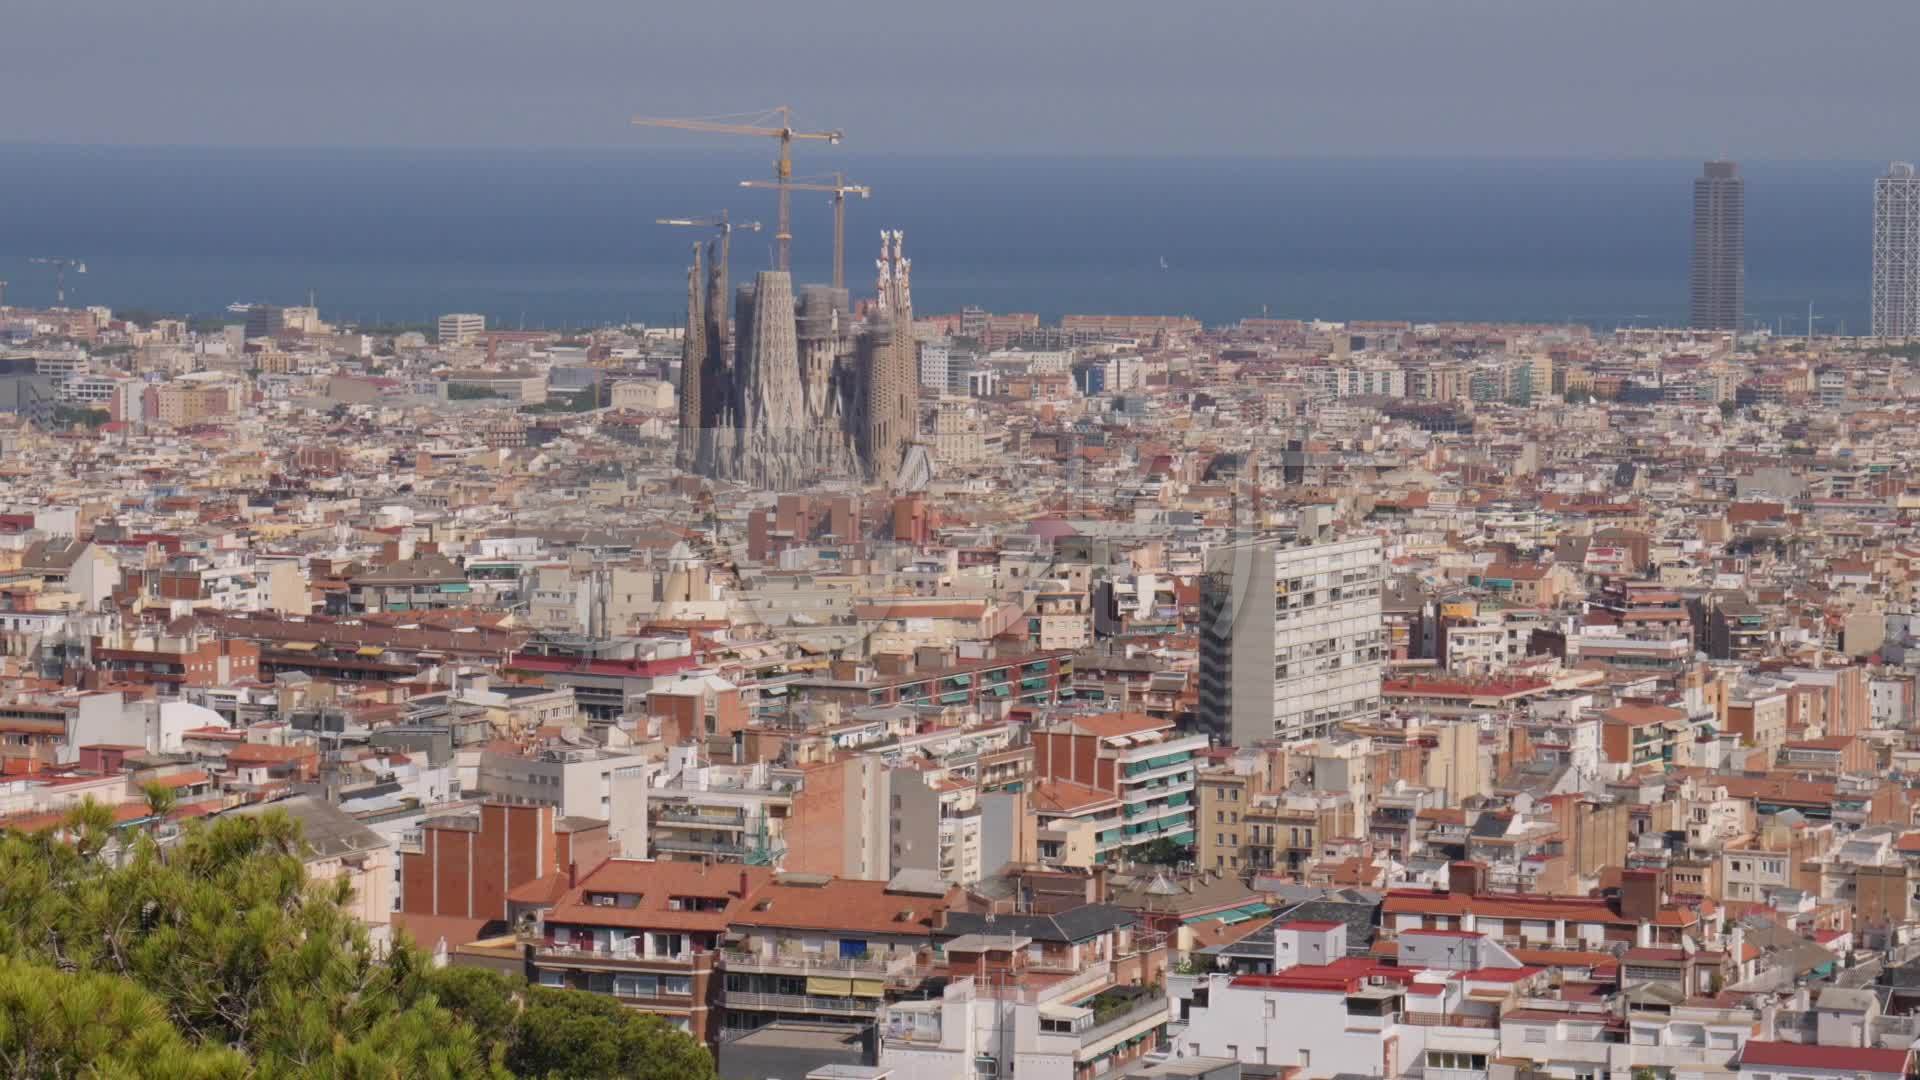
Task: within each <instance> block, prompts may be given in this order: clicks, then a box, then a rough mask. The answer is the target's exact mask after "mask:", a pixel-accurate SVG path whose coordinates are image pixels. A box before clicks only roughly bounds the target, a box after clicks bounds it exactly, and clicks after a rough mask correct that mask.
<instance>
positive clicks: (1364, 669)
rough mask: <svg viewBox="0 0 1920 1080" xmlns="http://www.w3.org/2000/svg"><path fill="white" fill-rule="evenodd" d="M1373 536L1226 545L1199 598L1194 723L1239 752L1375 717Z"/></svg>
mask: <svg viewBox="0 0 1920 1080" xmlns="http://www.w3.org/2000/svg"><path fill="white" fill-rule="evenodd" d="M1382 569H1383V562H1382V558H1381V544H1380V540H1379V538H1378V537H1369V538H1365V539H1360V540H1343V541H1337V542H1334V543H1324V544H1311V545H1305V546H1302V545H1298V544H1291V543H1286V542H1282V541H1274V540H1267V541H1256V542H1252V543H1245V544H1229V545H1225V546H1222V547H1218V548H1215V549H1213V550H1212V551H1210V552H1208V553H1207V574H1206V577H1204V578H1203V579H1202V580H1201V588H1200V701H1199V709H1198V713H1199V719H1200V723H1201V724H1202V725H1203V726H1205V727H1208V728H1211V729H1212V730H1214V731H1217V732H1219V733H1221V734H1223V735H1225V736H1226V737H1227V739H1228V741H1230V742H1232V743H1233V744H1234V745H1236V746H1249V745H1252V744H1254V743H1258V742H1263V741H1266V740H1268V739H1298V738H1306V737H1310V736H1315V735H1323V734H1326V733H1327V732H1329V731H1331V730H1332V729H1333V727H1334V725H1335V724H1338V723H1341V722H1343V721H1347V720H1363V719H1369V718H1373V717H1377V716H1378V715H1379V713H1380V675H1381V671H1382V668H1383V657H1384V655H1385V653H1384V650H1385V647H1386V640H1385V630H1384V626H1383V624H1382V622H1381V618H1380V588H1381V575H1382Z"/></svg>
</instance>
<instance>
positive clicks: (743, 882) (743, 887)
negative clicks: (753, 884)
mask: <svg viewBox="0 0 1920 1080" xmlns="http://www.w3.org/2000/svg"><path fill="white" fill-rule="evenodd" d="M746 898H747V872H746V871H745V870H744V869H743V870H741V871H740V899H742V900H745V899H746Z"/></svg>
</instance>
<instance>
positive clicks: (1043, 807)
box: [1032, 780, 1920, 836]
mask: <svg viewBox="0 0 1920 1080" xmlns="http://www.w3.org/2000/svg"><path fill="white" fill-rule="evenodd" d="M1032 802H1033V808H1034V810H1036V811H1040V812H1045V813H1060V814H1070V813H1075V812H1078V811H1081V810H1085V809H1087V808H1088V807H1092V806H1099V805H1101V804H1102V803H1115V802H1119V796H1117V795H1115V794H1113V793H1112V792H1110V791H1102V790H1100V789H1099V788H1095V787H1088V786H1087V785H1085V784H1076V783H1074V782H1073V781H1071V780H1042V781H1040V782H1039V783H1037V784H1035V785H1033V798H1032ZM1915 835H1916V836H1920V833H1916V834H1915Z"/></svg>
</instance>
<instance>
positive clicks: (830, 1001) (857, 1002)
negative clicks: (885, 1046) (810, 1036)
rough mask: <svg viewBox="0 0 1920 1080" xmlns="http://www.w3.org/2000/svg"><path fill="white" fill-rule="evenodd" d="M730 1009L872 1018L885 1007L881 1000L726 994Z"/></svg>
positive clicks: (734, 991)
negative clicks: (818, 1013) (882, 1006)
mask: <svg viewBox="0 0 1920 1080" xmlns="http://www.w3.org/2000/svg"><path fill="white" fill-rule="evenodd" d="M726 1004H727V1008H729V1009H750V1010H758V1011H763V1012H764V1011H769V1010H778V1011H781V1012H820V1013H832V1014H834V1015H836V1016H873V1015H875V1014H876V1013H877V1012H878V1010H879V1009H880V1007H881V1005H883V1004H885V1002H883V1001H882V1000H881V999H880V998H857V997H818V996H816V995H813V994H753V993H748V992H747V991H745V990H729V991H727V996H726Z"/></svg>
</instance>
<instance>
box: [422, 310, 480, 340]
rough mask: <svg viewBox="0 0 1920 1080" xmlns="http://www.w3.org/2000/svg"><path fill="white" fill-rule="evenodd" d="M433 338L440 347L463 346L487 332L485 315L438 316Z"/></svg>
mask: <svg viewBox="0 0 1920 1080" xmlns="http://www.w3.org/2000/svg"><path fill="white" fill-rule="evenodd" d="M437 329H438V333H437V334H436V335H435V338H436V339H437V340H438V341H439V342H440V344H442V345H465V344H467V343H468V342H471V341H473V340H474V339H476V338H478V337H479V336H480V335H481V334H484V333H486V332H487V317H486V316H485V315H471V314H453V315H442V316H440V325H439V327H438V328H437Z"/></svg>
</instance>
